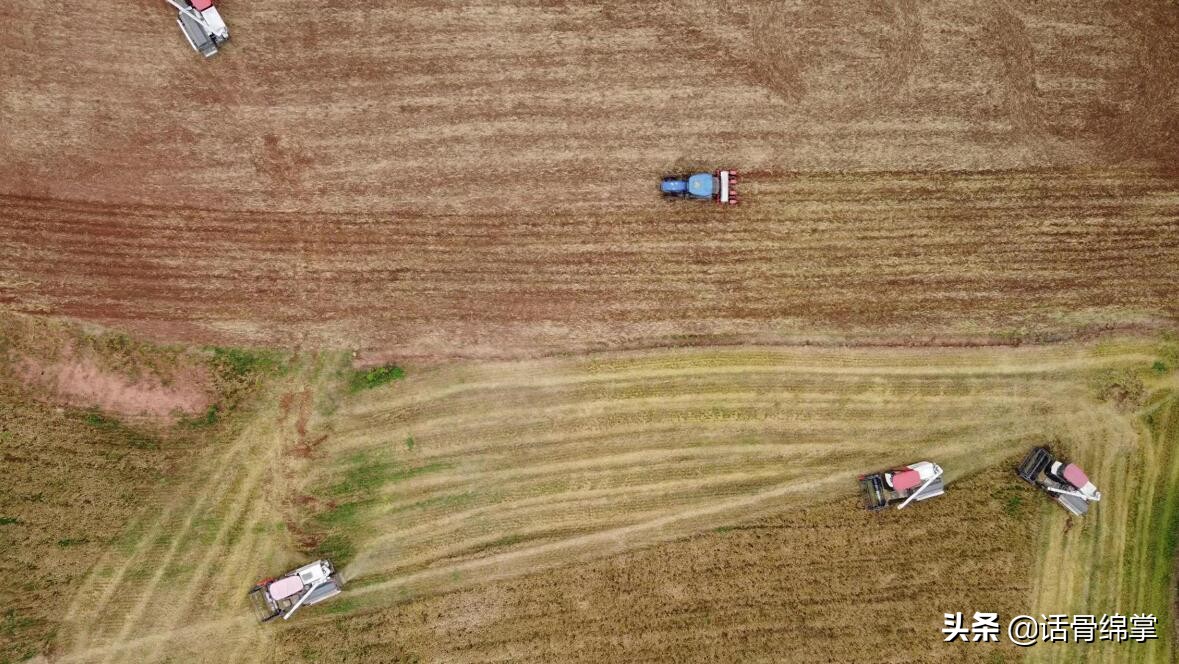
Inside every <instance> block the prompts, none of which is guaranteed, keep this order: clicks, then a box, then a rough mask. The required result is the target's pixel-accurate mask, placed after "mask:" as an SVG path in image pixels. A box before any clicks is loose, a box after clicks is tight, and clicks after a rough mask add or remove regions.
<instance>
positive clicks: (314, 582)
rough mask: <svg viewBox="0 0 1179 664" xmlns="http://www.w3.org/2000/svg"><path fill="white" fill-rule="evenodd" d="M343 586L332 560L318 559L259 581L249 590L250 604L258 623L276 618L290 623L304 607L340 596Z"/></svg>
mask: <svg viewBox="0 0 1179 664" xmlns="http://www.w3.org/2000/svg"><path fill="white" fill-rule="evenodd" d="M343 585H344V583H343V582H342V581H341V580H340V577H339V575H337V574H336V569H335V568H334V567H332V563H331V561H328V560H317V561H315V562H313V563H309V564H307V565H304V566H302V567H300V568H299V569H296V570H292V571H290V572H287V573H286V574H284V575H282V576H280V577H278V578H276V579H266V580H265V581H259V582H258V583H257V584H256V585H255V586H254V588H253V589H252V590H250V602H251V604H253V606H254V614H255V615H257V616H258V621H259V622H267V621H269V620H274V619H275V618H277V617H279V616H282V619H283V620H290V618H291V616H293V615H295V611H298V610H299V607H301V606H303V605H304V604H306V605H307V606H311V605H312V604H319V603H320V602H322V601H324V600H327V599H331V598H332V597H335V596H336V595H339V594H340V592H341V588H342V587H343Z"/></svg>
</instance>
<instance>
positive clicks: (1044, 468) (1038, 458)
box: [1015, 447, 1101, 516]
mask: <svg viewBox="0 0 1179 664" xmlns="http://www.w3.org/2000/svg"><path fill="white" fill-rule="evenodd" d="M1015 472H1016V473H1017V474H1018V475H1019V476H1020V478H1021V479H1023V481H1025V482H1027V483H1028V484H1031V485H1032V486H1034V487H1038V488H1040V489H1043V490H1044V491H1046V492H1047V493H1049V494H1051V495H1052V496H1053V497H1054V498H1056V502H1058V503H1060V505H1061V506H1062V507H1064V509H1066V510H1068V511H1069V512H1070V513H1071V514H1075V515H1077V516H1084V515H1085V513H1086V512H1088V511H1089V503H1091V502H1094V503H1095V502H1097V501H1099V500H1101V492H1100V491H1098V490H1097V487H1096V486H1094V485H1093V482H1091V481H1089V478H1088V477H1087V476H1086V475H1085V472H1084V471H1082V470H1081V469H1080V468H1079V467H1077V465H1076V464H1073V463H1066V462H1064V461H1060V460H1058V459H1057V458H1056V457H1055V456H1053V455H1052V453H1051V452H1050V451H1048V448H1046V447H1035V448H1032V451H1031V452H1028V455H1027V456H1026V457H1024V460H1023V463H1021V464H1019V468H1017V469H1016V470H1015Z"/></svg>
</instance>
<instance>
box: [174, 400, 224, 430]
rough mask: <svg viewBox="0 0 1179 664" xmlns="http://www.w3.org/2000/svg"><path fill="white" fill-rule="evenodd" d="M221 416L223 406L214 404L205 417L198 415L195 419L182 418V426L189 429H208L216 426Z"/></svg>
mask: <svg viewBox="0 0 1179 664" xmlns="http://www.w3.org/2000/svg"><path fill="white" fill-rule="evenodd" d="M220 416H221V405H220V404H213V405H211V406H209V409H208V410H206V411H205V413H204V415H197V416H194V417H182V418H180V426H182V427H186V428H189V429H207V428H209V427H211V426H213V425H215V424H217V420H218V419H219V418H220Z"/></svg>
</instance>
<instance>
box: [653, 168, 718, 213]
mask: <svg viewBox="0 0 1179 664" xmlns="http://www.w3.org/2000/svg"><path fill="white" fill-rule="evenodd" d="M659 191H660V193H662V194H663V196H664V197H665V198H690V199H692V200H697V201H716V202H717V203H720V204H722V205H736V204H737V172H736V171H716V172H714V173H692V174H691V175H667V176H664V178H663V180H662V181H661V182H660V183H659Z"/></svg>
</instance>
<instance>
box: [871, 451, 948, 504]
mask: <svg viewBox="0 0 1179 664" xmlns="http://www.w3.org/2000/svg"><path fill="white" fill-rule="evenodd" d="M860 488H861V489H862V490H863V492H864V507H867V508H868V509H869V510H870V511H873V512H875V511H876V510H882V509H884V508H885V507H888V506H889V505H893V504H896V503H900V504H899V505H897V509H898V510H900V509H904V508H905V507H906V506H907V505H908V504H909V503H911V502H913V501H914V500H928V499H930V498H936V497H938V496H940V495H942V494H943V493H945V492H946V485H945V483H944V482H942V467H941V466H939V465H937V464H936V463H933V462H930V461H918V462H917V463H911V464H909V465H908V466H904V467H902V468H894V469H892V470H883V471H881V472H879V473H872V474H870V475H861V476H860Z"/></svg>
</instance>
